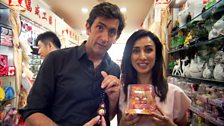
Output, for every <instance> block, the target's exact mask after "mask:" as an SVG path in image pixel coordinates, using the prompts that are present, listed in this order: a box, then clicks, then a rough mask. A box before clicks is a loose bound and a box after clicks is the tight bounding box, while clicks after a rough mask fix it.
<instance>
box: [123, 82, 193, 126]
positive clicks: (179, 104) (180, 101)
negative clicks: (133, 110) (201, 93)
mask: <svg viewBox="0 0 224 126" xmlns="http://www.w3.org/2000/svg"><path fill="white" fill-rule="evenodd" d="M155 101H156V104H157V106H158V107H159V108H160V109H161V110H162V111H163V112H164V114H165V115H166V116H168V117H170V118H171V119H173V120H176V121H177V122H178V121H180V120H181V119H182V118H183V116H184V114H185V112H186V110H187V109H189V107H190V104H191V100H190V99H189V97H188V96H187V95H186V94H185V93H184V91H183V90H182V89H181V88H179V87H178V86H176V85H174V84H170V83H169V84H168V93H167V96H166V100H165V101H164V102H160V98H159V97H158V96H156V97H155ZM126 104H127V103H126V102H125V95H124V92H123V88H122V89H121V93H120V100H119V109H120V110H121V112H122V115H123V114H124V112H125V109H126ZM149 124H150V126H155V124H154V123H153V121H152V120H150V119H149V118H147V120H146V119H145V120H144V119H143V120H141V121H140V122H138V123H137V124H136V125H135V126H149Z"/></svg>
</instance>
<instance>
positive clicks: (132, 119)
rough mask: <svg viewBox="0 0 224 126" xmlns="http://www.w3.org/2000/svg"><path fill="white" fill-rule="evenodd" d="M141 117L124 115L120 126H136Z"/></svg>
mask: <svg viewBox="0 0 224 126" xmlns="http://www.w3.org/2000/svg"><path fill="white" fill-rule="evenodd" d="M141 117H142V116H141V115H131V114H128V113H127V114H124V115H122V118H121V120H120V124H119V126H134V125H135V124H136V123H138V121H139V120H140V119H141Z"/></svg>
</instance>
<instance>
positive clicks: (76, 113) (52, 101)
mask: <svg viewBox="0 0 224 126" xmlns="http://www.w3.org/2000/svg"><path fill="white" fill-rule="evenodd" d="M101 71H106V72H107V73H108V74H111V75H115V76H117V77H118V78H119V76H120V68H119V66H118V65H117V64H115V63H114V62H113V61H112V60H111V59H110V57H109V55H108V54H106V55H105V56H104V58H103V61H102V63H101V64H100V66H99V67H98V68H97V70H94V66H93V63H92V62H91V61H90V60H89V59H88V56H87V54H86V51H85V45H84V44H82V45H81V46H77V47H73V48H66V49H61V50H57V51H54V52H52V53H50V54H49V55H48V56H47V57H46V59H45V60H44V62H43V64H42V66H41V68H40V71H39V73H38V76H37V78H36V80H35V82H34V84H33V87H32V89H31V91H30V94H29V96H28V101H27V106H26V107H25V108H24V109H23V110H22V111H21V114H22V116H23V119H26V118H27V117H28V116H29V115H31V114H32V113H34V112H41V113H44V114H45V115H47V116H48V117H50V118H51V119H52V120H53V121H55V122H56V123H57V124H58V125H60V126H81V125H83V124H84V123H86V122H88V121H89V120H90V119H92V118H93V117H95V116H96V115H97V109H98V107H99V104H100V101H101V98H100V91H101V90H100V86H101V82H102V80H103V77H102V75H101V73H100V72H101ZM105 103H106V109H107V110H106V111H107V114H106V117H105V118H106V121H107V125H108V126H109V123H110V122H109V108H108V107H109V101H108V97H107V96H106V97H105Z"/></svg>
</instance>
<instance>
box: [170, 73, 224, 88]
mask: <svg viewBox="0 0 224 126" xmlns="http://www.w3.org/2000/svg"><path fill="white" fill-rule="evenodd" d="M170 76H173V77H177V78H183V79H185V80H186V81H190V82H192V81H193V82H197V83H201V82H204V83H205V84H208V85H211V86H219V87H223V84H224V81H219V80H214V79H205V78H193V77H182V76H177V75H170Z"/></svg>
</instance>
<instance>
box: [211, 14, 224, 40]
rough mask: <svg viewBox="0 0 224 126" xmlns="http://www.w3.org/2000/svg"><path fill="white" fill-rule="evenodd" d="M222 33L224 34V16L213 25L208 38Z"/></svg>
mask: <svg viewBox="0 0 224 126" xmlns="http://www.w3.org/2000/svg"><path fill="white" fill-rule="evenodd" d="M220 35H224V16H223V17H222V18H221V19H219V20H218V21H217V22H216V23H215V24H214V25H213V27H212V30H211V31H210V32H209V36H208V38H209V39H212V38H216V37H218V36H220Z"/></svg>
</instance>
